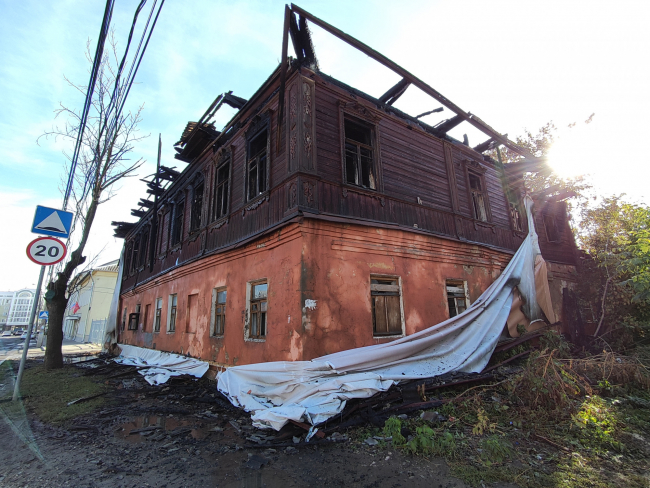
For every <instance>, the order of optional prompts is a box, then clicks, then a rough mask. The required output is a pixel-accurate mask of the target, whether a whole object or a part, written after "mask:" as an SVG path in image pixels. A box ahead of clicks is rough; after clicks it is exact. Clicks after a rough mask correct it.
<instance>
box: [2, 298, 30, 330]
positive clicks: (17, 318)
mask: <svg viewBox="0 0 650 488" xmlns="http://www.w3.org/2000/svg"><path fill="white" fill-rule="evenodd" d="M35 296H36V290H30V289H22V290H18V291H3V292H0V326H1V327H3V328H14V327H23V328H25V327H27V326H28V325H29V316H30V314H31V312H32V306H33V304H34V298H35Z"/></svg>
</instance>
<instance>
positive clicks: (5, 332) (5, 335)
mask: <svg viewBox="0 0 650 488" xmlns="http://www.w3.org/2000/svg"><path fill="white" fill-rule="evenodd" d="M2 337H11V331H10V330H5V331H4V332H3V333H2Z"/></svg>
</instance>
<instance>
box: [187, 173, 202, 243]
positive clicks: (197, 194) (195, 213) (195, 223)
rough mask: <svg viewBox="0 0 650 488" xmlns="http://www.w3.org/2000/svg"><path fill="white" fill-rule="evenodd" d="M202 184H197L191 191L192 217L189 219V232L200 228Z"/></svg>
mask: <svg viewBox="0 0 650 488" xmlns="http://www.w3.org/2000/svg"><path fill="white" fill-rule="evenodd" d="M203 188H204V186H203V182H201V183H197V184H196V186H195V187H194V190H193V191H192V210H191V212H192V215H191V217H190V232H194V231H195V230H198V229H199V228H200V227H201V212H202V211H203Z"/></svg>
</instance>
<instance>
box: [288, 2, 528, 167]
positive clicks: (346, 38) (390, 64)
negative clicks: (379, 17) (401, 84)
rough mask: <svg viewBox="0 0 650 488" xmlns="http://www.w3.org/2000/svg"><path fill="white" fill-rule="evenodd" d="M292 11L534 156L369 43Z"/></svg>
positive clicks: (294, 8) (502, 140)
mask: <svg viewBox="0 0 650 488" xmlns="http://www.w3.org/2000/svg"><path fill="white" fill-rule="evenodd" d="M291 11H292V12H294V13H297V14H299V15H300V16H301V17H305V18H306V19H308V20H309V21H310V22H312V23H313V24H316V25H317V26H319V27H320V28H322V29H324V30H325V31H327V32H329V33H330V34H332V35H333V36H335V37H338V38H339V39H341V40H342V41H343V42H345V43H347V44H349V45H351V46H352V47H354V48H356V49H358V50H359V51H361V52H362V53H364V54H365V55H366V56H369V57H370V58H372V59H374V60H375V61H377V62H378V63H381V64H383V65H384V66H386V67H387V68H388V69H390V70H392V71H394V72H395V73H397V74H398V75H400V76H401V77H402V78H405V79H407V80H408V81H410V82H411V84H412V85H414V86H417V87H418V88H419V89H420V90H422V91H423V92H424V93H426V94H427V95H429V96H430V97H432V98H433V99H435V100H437V101H438V102H440V103H441V104H442V105H444V106H445V107H446V108H448V109H449V110H451V111H452V112H454V113H455V114H458V115H459V116H460V117H462V118H463V119H464V120H466V121H467V122H468V123H470V124H472V125H473V126H474V127H476V128H477V129H478V130H480V131H481V132H483V133H484V134H486V135H488V136H490V137H494V138H495V139H496V140H497V141H498V142H499V143H501V144H503V145H504V146H506V147H507V148H508V149H511V150H512V151H514V152H516V153H517V154H520V155H521V156H524V157H527V158H528V157H533V156H532V154H531V153H530V152H529V151H528V150H527V149H525V148H523V147H521V146H518V145H517V144H515V143H514V142H512V141H511V140H509V139H508V138H507V137H504V136H502V135H501V134H499V133H498V132H497V131H495V130H494V129H493V128H492V127H490V126H489V125H488V124H486V123H485V122H483V121H482V120H481V119H480V118H478V117H476V116H475V115H472V114H470V113H468V112H465V111H464V110H463V109H461V108H460V107H459V106H458V105H456V104H454V103H453V102H452V101H451V100H449V99H448V98H447V97H445V96H444V95H442V94H441V93H440V92H438V91H437V90H435V89H434V88H432V87H431V86H429V85H428V84H427V83H425V82H424V81H422V80H421V79H419V78H418V77H416V76H414V75H413V74H412V73H410V72H408V71H407V70H405V69H404V68H402V67H401V66H400V65H398V64H397V63H395V62H394V61H391V60H390V59H388V58H387V57H386V56H384V55H383V54H381V53H379V52H377V51H375V50H374V49H372V48H371V47H370V46H368V45H367V44H364V43H363V42H361V41H359V40H358V39H355V38H354V37H352V36H350V35H349V34H346V33H345V32H343V31H342V30H340V29H337V28H336V27H334V26H333V25H331V24H328V23H327V22H325V21H323V20H321V19H319V18H318V17H315V16H314V15H312V14H310V13H309V12H307V11H306V10H303V9H302V8H300V7H298V6H297V5H296V4H293V3H292V4H291Z"/></svg>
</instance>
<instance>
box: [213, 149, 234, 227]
mask: <svg viewBox="0 0 650 488" xmlns="http://www.w3.org/2000/svg"><path fill="white" fill-rule="evenodd" d="M232 159H233V158H232V150H230V149H224V150H222V151H221V152H220V153H219V155H218V156H217V158H215V163H214V175H213V179H212V181H213V185H212V186H213V190H212V199H211V202H212V208H211V210H210V221H211V222H217V221H219V220H222V219H226V218H228V215H229V213H230V194H231V190H232ZM224 168H226V169H227V170H228V177H227V178H226V179H225V180H224V181H222V182H219V172H220V171H221V170H223V169H224ZM224 186H225V187H226V189H225V190H224V191H223V192H222V194H221V196H222V202H221V204H222V208H221V209H220V212H219V214H218V215H217V209H218V208H219V205H218V204H217V197H218V195H219V190H220V188H222V187H224ZM223 200H225V205H224V201H223Z"/></svg>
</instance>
